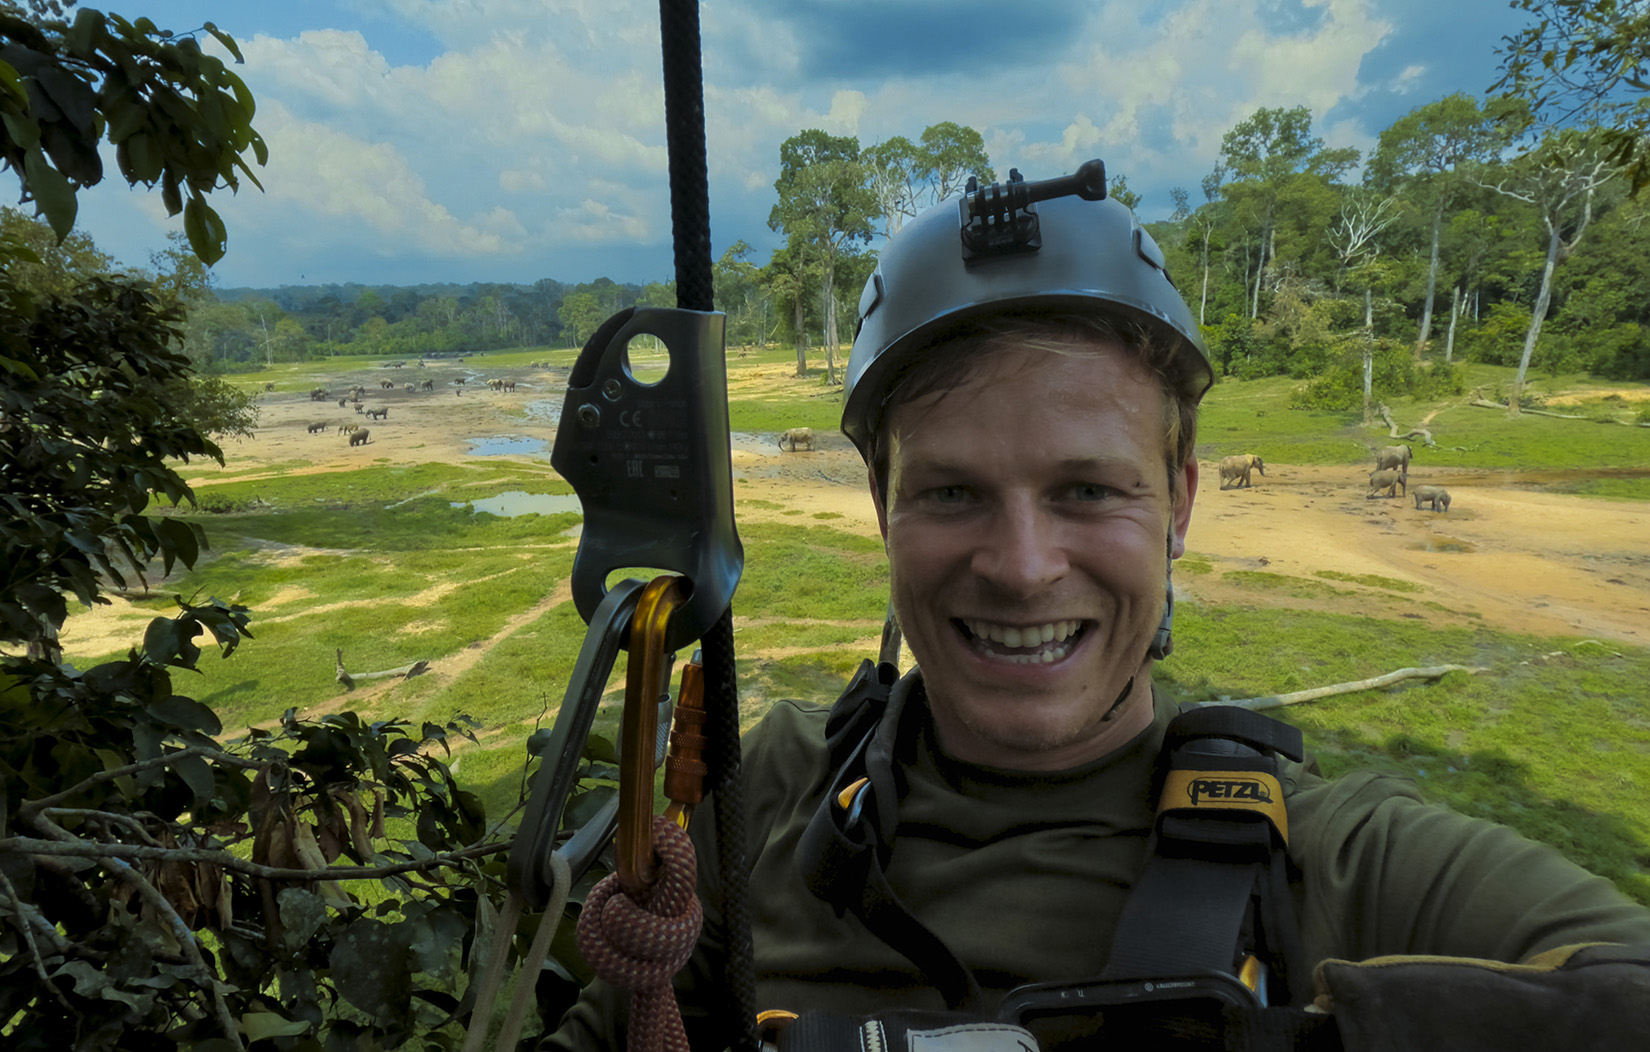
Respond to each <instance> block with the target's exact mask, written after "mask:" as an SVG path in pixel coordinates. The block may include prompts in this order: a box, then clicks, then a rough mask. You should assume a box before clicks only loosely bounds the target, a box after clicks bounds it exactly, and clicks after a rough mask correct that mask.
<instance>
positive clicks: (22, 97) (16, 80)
mask: <svg viewBox="0 0 1650 1052" xmlns="http://www.w3.org/2000/svg"><path fill="white" fill-rule="evenodd" d="M0 90H4V91H5V93H6V94H7V95H10V96H11V97H12V98H13V99H15V100H17V104H18V105H19V106H21V107H23V108H24V109H27V108H28V105H29V93H28V92H27V91H25V90H24V88H23V78H22V77H20V76H18V75H17V70H15V69H13V68H12V65H11V63H9V62H6V61H4V60H0Z"/></svg>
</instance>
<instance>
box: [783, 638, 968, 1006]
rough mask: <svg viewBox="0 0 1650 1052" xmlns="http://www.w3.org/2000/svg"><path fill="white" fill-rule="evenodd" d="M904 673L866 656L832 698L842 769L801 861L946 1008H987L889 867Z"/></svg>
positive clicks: (819, 886)
mask: <svg viewBox="0 0 1650 1052" xmlns="http://www.w3.org/2000/svg"><path fill="white" fill-rule="evenodd" d="M897 677H898V672H897V671H896V670H895V668H894V667H893V666H892V665H878V666H873V665H872V664H871V663H870V662H869V661H864V662H861V663H860V667H859V670H858V671H857V672H855V673H854V677H853V679H852V680H850V681H849V683H848V688H847V689H846V690H845V691H843V693H842V696H841V697H840V698H838V699H837V702H836V704H835V705H834V706H832V708H831V716H830V719H829V721H828V722H827V724H826V741H827V743H828V745H829V747H830V755H831V759H832V764H833V767H835V769H836V773H835V774H834V775H833V776H832V778H831V783H830V799H828V800H827V801H826V802H825V803H824V805H823V806H821V807H820V808H819V810H817V811H815V812H814V816H813V819H812V820H811V821H810V822H809V823H808V828H807V829H806V830H804V831H803V834H802V840H801V842H800V843H799V844H798V845H797V851H796V859H797V865H798V867H799V868H800V869H801V871H802V879H803V881H804V882H805V883H806V884H807V886H808V889H809V890H810V891H812V892H813V893H814V894H815V895H816V896H818V897H819V898H821V899H823V900H825V901H826V902H828V903H830V904H831V905H832V906H833V907H835V909H836V912H837V916H839V917H840V916H842V915H843V914H844V913H853V914H854V916H856V917H858V918H859V920H860V923H862V924H864V925H865V927H866V929H867V930H869V931H871V932H872V933H873V934H875V935H876V936H877V938H879V939H881V940H882V941H883V942H885V943H887V944H888V945H889V946H892V947H893V948H894V949H896V950H898V951H899V952H900V953H901V954H903V955H904V956H905V957H906V958H907V959H909V960H910V961H911V963H913V964H915V965H916V966H917V967H918V968H919V969H920V970H921V971H922V974H923V976H924V978H926V979H927V980H928V982H930V983H931V984H933V986H934V987H935V988H936V989H938V990H939V991H940V993H941V994H942V995H944V997H945V1003H946V1005H947V1006H948V1007H950V1008H951V1009H953V1010H956V1011H971V1012H980V1013H984V1012H987V1011H989V1006H987V1005H986V1004H985V1003H984V995H983V994H982V993H981V992H980V986H979V983H978V982H977V981H976V980H975V979H974V974H973V973H972V972H970V971H969V970H968V967H967V966H966V965H964V964H963V963H962V961H960V960H958V959H957V956H956V954H954V953H952V952H951V949H950V947H948V946H946V945H945V943H944V942H943V941H942V940H941V939H940V937H939V936H937V935H935V934H934V933H933V932H932V931H930V930H929V929H928V927H927V926H926V925H924V924H923V923H922V922H921V921H919V920H918V919H917V918H916V916H915V915H914V914H913V913H912V912H911V910H910V909H909V908H908V907H907V906H906V905H905V904H904V903H903V902H901V901H900V900H899V896H897V895H895V894H894V890H893V888H891V887H890V886H889V885H888V876H887V874H886V872H884V870H885V867H886V866H887V864H888V860H889V857H890V855H891V854H892V851H893V841H894V835H895V830H896V827H897V825H898V821H899V818H898V805H899V798H900V795H901V789H902V786H901V785H900V784H899V780H898V774H897V771H898V764H897V763H896V762H895V758H894V747H895V743H896V742H898V741H899V739H900V731H901V725H902V723H904V722H905V721H906V720H907V719H908V718H910V716H909V715H908V713H907V709H906V706H905V705H904V698H903V697H902V698H900V699H892V698H891V696H890V691H891V689H892V687H893V685H894V682H895V680H896V679H897ZM917 715H918V716H920V712H919V713H917Z"/></svg>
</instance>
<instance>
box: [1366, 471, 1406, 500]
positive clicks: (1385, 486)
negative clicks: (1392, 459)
mask: <svg viewBox="0 0 1650 1052" xmlns="http://www.w3.org/2000/svg"><path fill="white" fill-rule="evenodd" d="M1381 490H1386V495H1387V496H1389V497H1396V496H1397V495H1398V491H1399V490H1403V491H1405V492H1406V493H1407V492H1408V491H1409V477H1408V476H1406V475H1405V474H1404V473H1403V472H1402V471H1398V470H1396V469H1394V468H1381V469H1380V470H1378V471H1371V472H1370V473H1369V493H1368V494H1367V495H1366V496H1365V497H1364V499H1365V500H1368V499H1370V498H1371V497H1374V496H1375V495H1376V494H1378V493H1380V491H1381Z"/></svg>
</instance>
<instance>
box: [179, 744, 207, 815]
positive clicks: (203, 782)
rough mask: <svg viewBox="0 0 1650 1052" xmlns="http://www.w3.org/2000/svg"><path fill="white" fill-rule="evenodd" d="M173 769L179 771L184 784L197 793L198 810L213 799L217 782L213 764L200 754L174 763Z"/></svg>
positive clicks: (196, 805)
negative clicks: (213, 773)
mask: <svg viewBox="0 0 1650 1052" xmlns="http://www.w3.org/2000/svg"><path fill="white" fill-rule="evenodd" d="M172 770H174V771H176V772H178V777H179V778H182V779H183V784H184V785H187V786H188V787H189V790H190V792H192V793H194V794H195V807H196V809H197V810H198V809H199V808H200V807H202V806H203V805H205V804H206V803H207V802H208V801H210V800H211V799H212V790H213V788H214V787H215V786H216V784H217V782H216V780H215V779H214V778H213V777H212V766H211V765H210V764H208V763H207V762H206V761H205V760H204V759H202V758H201V757H199V756H189V757H186V758H184V759H182V760H179V761H177V762H176V763H174V764H173V765H172Z"/></svg>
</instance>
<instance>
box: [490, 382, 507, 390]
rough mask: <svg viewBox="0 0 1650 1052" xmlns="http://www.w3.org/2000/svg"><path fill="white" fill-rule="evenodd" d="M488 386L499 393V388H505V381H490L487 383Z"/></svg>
mask: <svg viewBox="0 0 1650 1052" xmlns="http://www.w3.org/2000/svg"><path fill="white" fill-rule="evenodd" d="M487 386H488V387H491V388H492V389H493V390H495V391H497V390H498V389H499V388H501V387H503V386H504V381H503V380H488V381H487Z"/></svg>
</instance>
